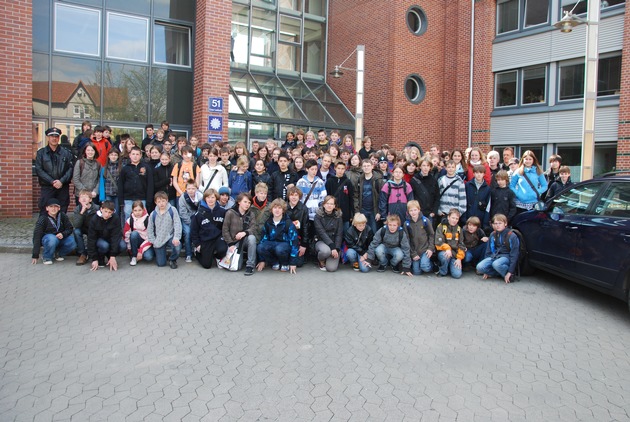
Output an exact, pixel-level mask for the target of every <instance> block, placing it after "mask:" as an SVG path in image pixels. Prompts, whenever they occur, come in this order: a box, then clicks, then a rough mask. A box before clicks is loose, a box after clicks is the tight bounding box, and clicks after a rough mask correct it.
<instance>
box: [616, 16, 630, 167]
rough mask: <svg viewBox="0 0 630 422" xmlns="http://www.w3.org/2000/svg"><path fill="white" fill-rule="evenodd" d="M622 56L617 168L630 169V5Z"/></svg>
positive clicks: (626, 18)
mask: <svg viewBox="0 0 630 422" xmlns="http://www.w3.org/2000/svg"><path fill="white" fill-rule="evenodd" d="M624 21H625V22H626V25H625V27H624V33H623V52H622V58H621V97H620V98H619V131H618V140H617V170H630V25H628V24H627V22H630V7H627V6H626V13H625V17H624Z"/></svg>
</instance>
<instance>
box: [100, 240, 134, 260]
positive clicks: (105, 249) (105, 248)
mask: <svg viewBox="0 0 630 422" xmlns="http://www.w3.org/2000/svg"><path fill="white" fill-rule="evenodd" d="M118 247H119V249H120V250H121V251H124V250H125V249H127V244H126V243H125V241H124V240H121V241H120V243H119V244H118ZM109 249H110V243H109V242H108V241H107V240H105V239H103V238H101V237H99V238H98V239H97V240H96V252H97V253H98V258H99V259H104V258H105V257H107V256H109V255H110V254H109Z"/></svg>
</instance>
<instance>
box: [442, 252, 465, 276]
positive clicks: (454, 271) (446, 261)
mask: <svg viewBox="0 0 630 422" xmlns="http://www.w3.org/2000/svg"><path fill="white" fill-rule="evenodd" d="M454 254H455V252H453V256H451V257H450V258H447V257H446V256H444V251H440V252H438V261H439V263H440V264H439V265H440V274H441V275H447V274H448V273H449V271H450V273H451V277H453V278H460V277H461V276H462V269H461V268H457V267H456V266H455V261H457V259H456V258H455V256H454Z"/></svg>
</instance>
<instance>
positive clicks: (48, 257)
mask: <svg viewBox="0 0 630 422" xmlns="http://www.w3.org/2000/svg"><path fill="white" fill-rule="evenodd" d="M42 246H43V247H44V252H43V256H42V258H43V260H44V261H52V259H53V258H54V257H55V254H57V255H59V256H66V255H68V254H69V253H70V252H72V251H73V250H75V249H76V247H77V244H76V242H75V241H74V236H68V237H64V238H63V239H58V238H57V236H55V235H54V234H52V233H48V234H45V235H44V237H42Z"/></svg>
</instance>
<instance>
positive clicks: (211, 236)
mask: <svg viewBox="0 0 630 422" xmlns="http://www.w3.org/2000/svg"><path fill="white" fill-rule="evenodd" d="M223 220H225V210H224V209H223V208H221V207H220V206H219V202H218V201H217V203H216V205H215V206H214V209H210V207H208V204H207V203H206V201H204V200H202V201H200V202H199V209H198V210H197V212H196V213H195V214H194V215H193V216H192V218H191V219H190V240H191V242H192V244H193V245H195V246H199V245H201V243H202V242H209V241H216V240H217V239H219V238H221V236H222V235H223Z"/></svg>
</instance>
